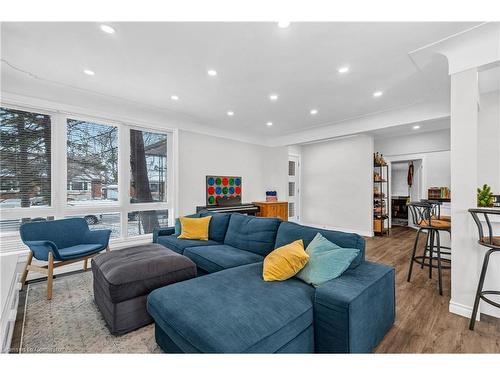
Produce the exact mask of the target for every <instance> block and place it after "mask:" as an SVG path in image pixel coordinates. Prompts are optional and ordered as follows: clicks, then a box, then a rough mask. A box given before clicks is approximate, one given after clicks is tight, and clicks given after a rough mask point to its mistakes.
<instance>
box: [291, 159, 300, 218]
mask: <svg viewBox="0 0 500 375" xmlns="http://www.w3.org/2000/svg"><path fill="white" fill-rule="evenodd" d="M288 220H289V221H295V222H298V221H299V220H300V156H299V155H288Z"/></svg>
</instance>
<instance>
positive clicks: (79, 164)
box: [67, 119, 118, 205]
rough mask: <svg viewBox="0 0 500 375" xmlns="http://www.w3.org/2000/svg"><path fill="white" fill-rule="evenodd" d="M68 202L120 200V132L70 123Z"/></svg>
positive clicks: (98, 126)
mask: <svg viewBox="0 0 500 375" xmlns="http://www.w3.org/2000/svg"><path fill="white" fill-rule="evenodd" d="M67 158H68V162H67V170H68V174H67V189H68V194H67V200H68V204H69V205H78V204H82V203H84V204H86V203H89V202H90V201H91V203H110V201H111V202H112V201H116V200H117V199H118V129H117V128H116V127H115V126H109V125H101V124H95V123H92V122H87V121H79V120H72V119H68V120H67Z"/></svg>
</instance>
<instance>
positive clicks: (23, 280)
mask: <svg viewBox="0 0 500 375" xmlns="http://www.w3.org/2000/svg"><path fill="white" fill-rule="evenodd" d="M32 260H33V253H32V252H31V251H30V253H29V255H28V262H26V267H24V272H23V276H22V278H21V289H23V288H24V283H25V282H26V278H27V277H28V271H29V270H28V268H29V266H30V265H31V261H32Z"/></svg>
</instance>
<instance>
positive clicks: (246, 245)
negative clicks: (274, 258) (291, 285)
mask: <svg viewBox="0 0 500 375" xmlns="http://www.w3.org/2000/svg"><path fill="white" fill-rule="evenodd" d="M280 223H281V220H280V219H277V218H270V217H255V216H246V215H242V214H232V215H231V219H230V220H229V226H228V228H227V233H226V238H225V239H224V243H225V244H226V245H230V246H234V247H236V248H238V249H241V250H246V251H251V252H252V253H255V254H259V255H262V256H266V255H267V254H269V253H270V252H271V251H272V250H273V249H274V242H275V240H276V232H277V231H278V227H279V225H280ZM290 242H292V241H290Z"/></svg>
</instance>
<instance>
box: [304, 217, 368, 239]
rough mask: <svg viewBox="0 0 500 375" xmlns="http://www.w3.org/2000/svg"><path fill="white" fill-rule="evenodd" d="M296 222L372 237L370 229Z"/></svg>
mask: <svg viewBox="0 0 500 375" xmlns="http://www.w3.org/2000/svg"><path fill="white" fill-rule="evenodd" d="M298 224H301V225H307V226H309V227H314V228H318V229H326V230H336V231H339V232H346V233H356V234H359V235H360V236H363V237H373V232H372V231H364V230H358V229H352V228H341V227H330V226H328V225H322V224H315V223H306V222H302V221H301V222H299V223H298Z"/></svg>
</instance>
